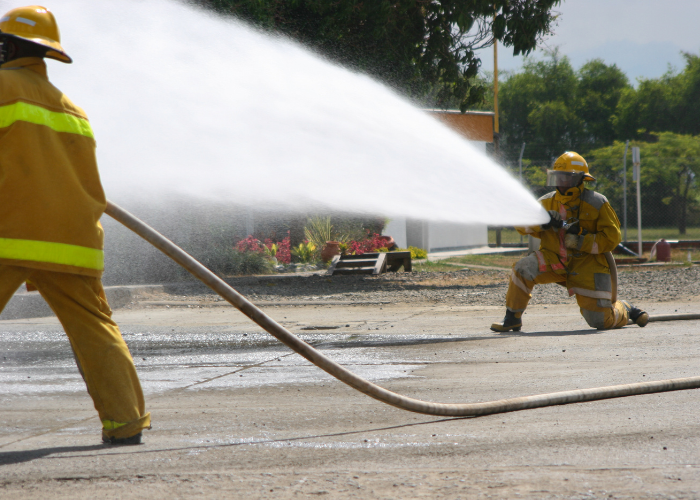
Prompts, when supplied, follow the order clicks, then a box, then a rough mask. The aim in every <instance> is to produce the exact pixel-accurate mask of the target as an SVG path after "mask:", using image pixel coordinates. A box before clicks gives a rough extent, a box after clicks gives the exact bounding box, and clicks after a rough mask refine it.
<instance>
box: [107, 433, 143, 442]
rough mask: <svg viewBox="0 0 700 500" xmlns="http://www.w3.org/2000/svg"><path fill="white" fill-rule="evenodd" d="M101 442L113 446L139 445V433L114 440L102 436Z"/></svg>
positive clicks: (113, 438)
mask: <svg viewBox="0 0 700 500" xmlns="http://www.w3.org/2000/svg"><path fill="white" fill-rule="evenodd" d="M102 442H103V443H105V444H115V445H129V444H141V433H140V432H139V433H138V434H136V435H134V436H131V437H128V438H115V437H109V436H106V435H105V434H102Z"/></svg>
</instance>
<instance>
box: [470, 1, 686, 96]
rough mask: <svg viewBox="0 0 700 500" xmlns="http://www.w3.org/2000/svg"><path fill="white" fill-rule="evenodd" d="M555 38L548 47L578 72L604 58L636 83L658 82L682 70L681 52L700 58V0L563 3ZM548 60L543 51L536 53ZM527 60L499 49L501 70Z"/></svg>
mask: <svg viewBox="0 0 700 500" xmlns="http://www.w3.org/2000/svg"><path fill="white" fill-rule="evenodd" d="M554 11H555V12H558V13H559V14H560V15H559V18H558V21H557V25H556V26H554V28H553V31H554V35H553V36H550V37H548V38H547V39H546V40H545V41H544V44H543V48H548V49H553V48H555V47H558V48H559V51H560V53H561V54H563V55H566V56H568V57H569V59H570V60H571V63H572V65H573V66H574V68H575V69H578V68H579V67H581V66H582V65H583V64H584V63H585V62H586V61H589V60H591V59H595V58H600V59H603V60H604V61H605V62H606V63H607V64H617V66H618V67H619V68H620V69H622V71H624V72H625V73H626V74H627V76H628V78H629V79H630V82H631V83H633V84H635V83H636V81H637V79H638V78H640V77H642V78H656V77H659V76H661V75H662V74H664V73H665V72H666V71H667V70H668V68H669V64H670V65H671V66H673V67H675V69H676V70H681V69H682V68H683V67H684V65H685V63H684V59H683V56H682V55H681V52H690V53H694V54H698V53H700V25H699V23H700V0H563V1H562V3H561V4H560V5H559V6H558V7H555V8H554ZM480 55H481V61H482V70H484V71H493V48H489V49H484V50H482V51H480ZM532 56H534V57H535V58H542V57H544V51H543V50H537V51H535V52H533V54H532ZM522 63H523V57H520V56H519V57H514V56H513V51H512V49H508V48H506V47H503V46H502V45H499V47H498V69H499V71H504V70H517V69H518V68H520V67H521V66H522Z"/></svg>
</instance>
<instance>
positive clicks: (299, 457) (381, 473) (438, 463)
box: [0, 296, 700, 499]
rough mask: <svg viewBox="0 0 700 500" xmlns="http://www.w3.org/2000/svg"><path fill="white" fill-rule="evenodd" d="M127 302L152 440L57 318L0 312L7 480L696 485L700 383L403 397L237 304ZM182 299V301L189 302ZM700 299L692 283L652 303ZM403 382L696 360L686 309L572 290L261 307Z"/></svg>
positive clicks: (365, 492) (562, 385) (297, 494)
mask: <svg viewBox="0 0 700 500" xmlns="http://www.w3.org/2000/svg"><path fill="white" fill-rule="evenodd" d="M150 299H151V300H150V301H148V302H150V304H149V305H148V306H147V307H144V306H143V305H139V304H138V303H136V304H132V306H131V309H123V310H118V311H117V312H116V313H115V319H116V320H117V322H118V323H119V324H120V326H121V328H122V331H123V333H124V337H125V339H126V340H127V343H128V344H129V346H130V349H131V350H132V354H133V355H134V359H135V362H136V364H137V369H138V371H139V374H140V377H141V380H142V384H143V386H144V391H145V393H146V397H147V407H148V410H149V411H150V412H151V413H152V417H153V429H152V430H150V431H146V432H145V433H144V439H145V444H142V445H140V446H131V447H113V446H106V445H102V444H101V443H100V442H99V421H98V419H97V417H96V415H95V412H94V409H93V408H92V404H91V401H90V399H89V397H88V395H87V394H86V393H85V390H84V386H83V385H81V384H82V381H81V380H80V377H79V375H78V373H77V370H76V369H75V366H74V364H73V362H72V359H71V354H70V349H69V348H68V347H67V346H66V342H65V339H64V338H63V337H62V333H61V330H60V326H59V325H58V324H57V322H56V320H55V319H53V318H36V319H27V320H12V321H0V350H2V358H3V359H2V364H0V380H1V381H2V383H0V497H1V498H3V499H5V498H7V499H15V498H49V497H50V498H59V499H62V498H134V497H137V496H138V497H141V498H168V499H174V498H194V497H197V498H246V499H247V498H282V499H287V498H306V497H310V498H382V499H384V498H397V499H398V498H450V499H453V498H465V499H466V498H530V499H540V498H546V499H549V498H552V499H554V498H562V499H572V498H574V499H578V498H581V499H590V498H600V499H603V498H620V499H622V498H645V499H646V498H650V499H651V498H653V499H656V498H664V499H681V498H682V499H686V498H687V499H695V498H700V418H699V417H698V415H699V414H700V412H699V410H700V401H699V399H698V394H700V393H699V392H698V391H696V390H689V391H677V392H671V393H663V394H654V395H646V396H635V397H628V398H622V399H612V400H605V401H597V402H590V403H583V404H574V405H566V406H555V407H548V408H541V409H535V410H526V411H520V412H513V413H505V414H498V415H492V416H485V417H479V418H441V417H432V416H426V415H420V414H414V413H409V412H406V411H403V410H400V409H397V408H394V407H391V406H387V405H385V404H383V403H380V402H378V401H375V400H373V399H370V398H368V397H367V396H365V395H363V394H360V393H358V392H356V391H354V390H352V389H351V388H349V387H347V386H345V385H344V384H342V383H340V382H337V381H335V380H334V379H331V378H330V377H329V376H328V375H326V374H325V373H324V372H321V371H320V370H318V369H317V368H315V367H313V366H311V365H310V364H309V363H308V362H307V361H306V360H304V359H302V358H301V357H299V356H298V355H296V354H293V353H290V351H289V350H288V349H286V348H285V347H284V346H280V345H278V344H277V343H276V342H275V341H274V340H270V337H269V336H268V335H267V334H266V333H264V332H262V331H261V330H260V329H259V328H258V327H257V326H256V325H254V324H252V323H251V322H250V321H249V320H248V319H247V318H245V317H244V316H243V315H241V314H240V313H238V312H237V311H235V310H233V309H232V308H229V307H225V306H220V307H214V306H212V304H209V306H211V307H201V304H200V302H199V301H192V302H191V303H187V298H186V296H184V297H183V296H180V298H179V299H178V300H180V301H181V302H183V304H180V307H172V306H169V305H154V304H153V303H154V302H158V300H156V299H160V301H161V302H163V300H162V299H163V297H150ZM187 305H190V307H187ZM645 307H646V308H647V309H648V310H649V312H650V313H651V314H652V316H653V314H654V313H656V314H665V313H673V312H675V311H678V312H689V311H696V312H700V300H698V298H697V297H695V296H688V297H682V298H681V299H679V300H677V301H668V302H662V303H656V304H646V305H645ZM266 311H267V312H268V313H269V314H270V315H271V316H272V317H273V318H275V319H277V320H278V321H279V322H280V323H282V324H283V325H284V326H285V327H287V328H288V329H289V330H291V331H292V332H293V333H295V334H298V335H299V336H301V337H302V338H303V339H304V340H306V341H307V342H309V343H311V344H312V345H315V346H316V347H318V348H319V349H321V350H322V352H323V353H324V354H326V355H328V356H329V357H331V358H332V359H334V360H336V361H338V362H339V363H341V364H343V365H345V366H347V367H348V368H349V369H350V370H352V371H355V372H357V373H359V374H360V375H361V376H363V377H366V378H368V379H370V380H371V381H373V382H375V383H378V384H379V385H382V386H384V387H387V388H388V389H390V390H393V391H395V392H398V393H401V394H405V395H408V396H411V397H416V398H419V399H424V400H428V401H437V402H478V401H491V400H496V399H502V398H507V397H514V396H524V395H532V394H542V393H549V392H555V391H562V390H569V389H575V388H588V387H600V386H607V385H614V384H623V383H631V382H640V381H649V380H663V379H669V378H678V377H690V376H697V375H700V364H698V354H700V344H699V343H698V342H697V339H698V326H699V323H698V322H697V321H682V322H680V321H678V322H663V323H650V324H649V325H648V326H647V327H646V328H644V329H640V328H638V327H636V326H631V327H626V328H624V329H622V330H618V331H602V332H601V331H596V330H591V329H589V328H588V327H587V325H586V324H585V322H584V321H583V319H581V317H580V316H579V314H578V311H577V310H576V308H575V306H574V305H573V304H570V303H568V304H561V305H557V304H549V305H533V306H532V307H531V308H530V309H529V310H528V312H527V313H526V315H525V328H524V331H523V332H519V333H510V334H495V333H493V332H491V331H490V330H489V329H488V325H489V324H490V323H491V322H493V321H496V320H498V319H500V318H501V317H502V314H503V309H502V307H501V306H492V305H485V306H480V305H459V303H458V302H455V301H452V302H451V303H440V302H436V301H434V300H430V301H425V302H417V301H413V302H411V303H391V304H381V303H377V304H365V305H362V304H359V305H358V304H353V303H348V304H333V305H326V304H323V303H320V304H314V303H313V302H311V301H307V305H292V306H270V307H269V308H267V309H266Z"/></svg>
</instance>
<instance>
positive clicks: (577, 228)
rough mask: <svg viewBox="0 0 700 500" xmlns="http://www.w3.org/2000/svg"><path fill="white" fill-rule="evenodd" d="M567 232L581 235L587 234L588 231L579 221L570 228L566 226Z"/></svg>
mask: <svg viewBox="0 0 700 500" xmlns="http://www.w3.org/2000/svg"><path fill="white" fill-rule="evenodd" d="M566 234H580V235H581V236H585V235H587V234H588V231H587V230H586V229H584V228H582V227H581V224H579V223H578V222H574V223H573V224H571V225H570V226H569V227H568V228H566Z"/></svg>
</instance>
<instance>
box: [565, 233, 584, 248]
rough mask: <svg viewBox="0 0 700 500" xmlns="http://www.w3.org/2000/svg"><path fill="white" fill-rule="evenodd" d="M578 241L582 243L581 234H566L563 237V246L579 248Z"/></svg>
mask: <svg viewBox="0 0 700 500" xmlns="http://www.w3.org/2000/svg"><path fill="white" fill-rule="evenodd" d="M579 243H581V244H583V236H578V235H575V234H567V235H566V236H565V237H564V246H566V248H572V249H576V250H578V249H579Z"/></svg>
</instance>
